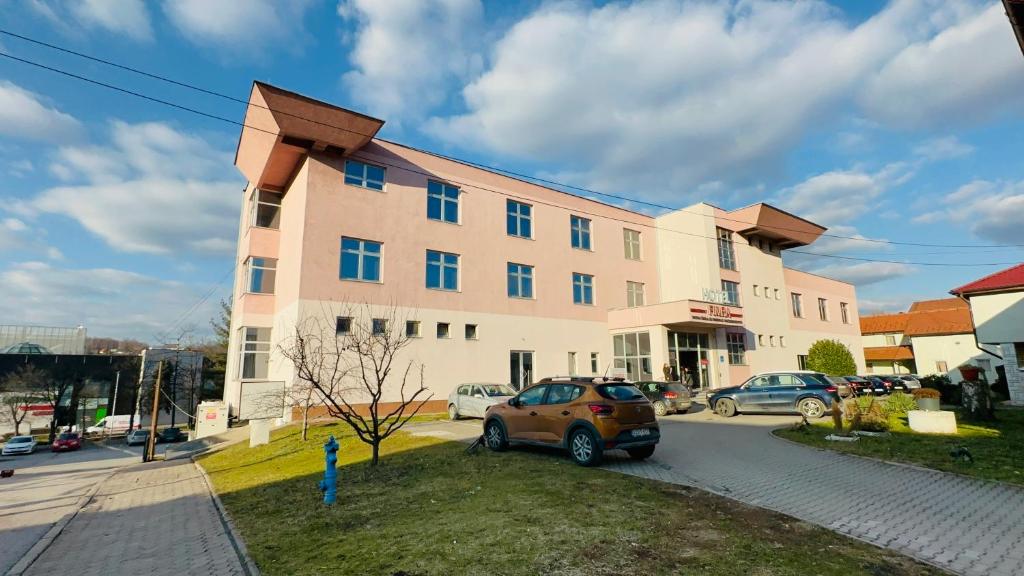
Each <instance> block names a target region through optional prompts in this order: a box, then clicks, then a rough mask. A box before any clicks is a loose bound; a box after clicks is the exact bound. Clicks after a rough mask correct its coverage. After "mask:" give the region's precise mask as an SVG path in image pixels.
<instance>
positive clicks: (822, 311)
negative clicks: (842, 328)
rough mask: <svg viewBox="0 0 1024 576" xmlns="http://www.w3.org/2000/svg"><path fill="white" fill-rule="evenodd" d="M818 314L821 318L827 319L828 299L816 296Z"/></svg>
mask: <svg viewBox="0 0 1024 576" xmlns="http://www.w3.org/2000/svg"><path fill="white" fill-rule="evenodd" d="M818 316H820V317H821V319H822V320H826V321H827V320H828V300H825V299H824V298H818Z"/></svg>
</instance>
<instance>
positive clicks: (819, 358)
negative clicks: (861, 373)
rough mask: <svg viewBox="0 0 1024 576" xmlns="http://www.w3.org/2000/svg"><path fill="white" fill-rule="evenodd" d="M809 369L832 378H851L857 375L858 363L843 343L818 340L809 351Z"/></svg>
mask: <svg viewBox="0 0 1024 576" xmlns="http://www.w3.org/2000/svg"><path fill="white" fill-rule="evenodd" d="M807 369H808V370H815V371H817V372H824V373H825V374H828V375H830V376H850V375H851V374H856V373H857V363H856V362H854V360H853V354H851V353H850V349H849V348H847V347H846V345H845V344H843V343H842V342H840V341H838V340H818V341H817V342H815V343H814V344H811V347H810V348H809V349H808V350H807Z"/></svg>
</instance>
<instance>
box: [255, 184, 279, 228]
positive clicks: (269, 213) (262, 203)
mask: <svg viewBox="0 0 1024 576" xmlns="http://www.w3.org/2000/svg"><path fill="white" fill-rule="evenodd" d="M250 202H251V203H252V213H251V214H250V215H249V225H250V226H256V227H259V228H273V229H275V230H276V229H277V228H279V227H280V226H281V194H278V193H277V192H267V191H266V190H259V189H256V190H253V191H252V197H251V198H250Z"/></svg>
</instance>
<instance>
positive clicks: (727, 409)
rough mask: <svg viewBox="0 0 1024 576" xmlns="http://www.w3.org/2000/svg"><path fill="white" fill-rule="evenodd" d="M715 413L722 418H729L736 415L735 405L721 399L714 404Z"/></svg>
mask: <svg viewBox="0 0 1024 576" xmlns="http://www.w3.org/2000/svg"><path fill="white" fill-rule="evenodd" d="M715 413H716V414H718V415H719V416H721V417H722V418H731V417H733V416H735V415H736V403H735V402H733V401H732V400H730V399H728V398H722V399H721V400H719V401H718V402H715Z"/></svg>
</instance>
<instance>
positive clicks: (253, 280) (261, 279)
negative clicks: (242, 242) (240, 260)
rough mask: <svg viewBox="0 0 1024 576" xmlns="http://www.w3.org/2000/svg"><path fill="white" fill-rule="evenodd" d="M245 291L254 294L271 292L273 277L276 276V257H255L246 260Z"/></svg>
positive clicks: (272, 291)
mask: <svg viewBox="0 0 1024 576" xmlns="http://www.w3.org/2000/svg"><path fill="white" fill-rule="evenodd" d="M246 274H247V275H248V277H249V278H248V280H246V282H245V291H246V292H252V293H255V294H273V293H274V279H275V277H276V276H277V258H257V257H255V256H253V257H250V258H249V259H248V260H246Z"/></svg>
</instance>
